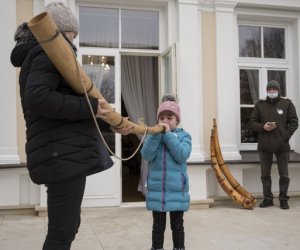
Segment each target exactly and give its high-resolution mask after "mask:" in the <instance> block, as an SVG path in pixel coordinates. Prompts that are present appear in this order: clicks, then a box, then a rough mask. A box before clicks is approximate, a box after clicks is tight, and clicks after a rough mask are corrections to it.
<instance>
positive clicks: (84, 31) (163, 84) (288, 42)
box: [0, 0, 300, 209]
mask: <svg viewBox="0 0 300 250" xmlns="http://www.w3.org/2000/svg"><path fill="white" fill-rule="evenodd" d="M49 2H51V0H26V1H24V0H12V1H3V0H1V2H0V4H1V5H2V8H0V13H1V15H0V18H1V19H2V22H0V26H3V27H1V28H2V29H1V30H2V31H3V34H2V36H1V46H0V51H1V54H2V55H3V56H2V57H1V58H0V64H1V68H2V70H3V71H2V72H3V74H2V81H1V91H0V104H1V105H0V113H1V120H2V122H1V123H0V138H1V140H0V172H1V174H0V207H1V206H2V207H22V206H25V207H26V206H29V207H35V208H36V209H38V208H39V207H45V206H46V195H45V187H44V186H37V185H35V184H33V183H32V182H31V181H30V178H29V176H28V173H27V170H26V167H25V166H26V156H25V152H24V145H25V141H26V140H25V125H24V120H23V115H22V110H21V107H20V99H19V94H18V72H19V71H18V69H15V68H13V67H12V65H11V64H10V62H9V56H10V52H11V50H12V48H13V46H14V45H15V43H14V40H13V37H14V32H15V29H16V27H17V26H18V25H19V24H20V23H21V22H23V21H27V22H28V21H30V19H31V18H32V17H34V16H35V15H37V14H39V13H41V12H42V11H43V10H44V7H45V5H47V4H48V3H49ZM61 2H63V3H65V4H66V5H67V6H69V7H70V8H71V9H72V10H73V11H74V13H76V16H77V17H78V19H79V24H80V33H79V35H78V37H77V38H76V40H75V44H76V46H77V48H78V61H79V62H80V64H81V65H82V67H83V69H84V70H85V71H86V72H87V74H88V75H89V76H90V78H91V79H92V81H93V82H94V84H96V85H97V87H98V88H99V89H100V91H101V93H102V94H103V95H104V97H105V98H106V99H107V100H108V101H109V103H110V104H111V105H112V106H114V107H115V108H116V110H119V111H120V112H121V110H123V109H122V107H124V106H123V104H124V105H125V107H126V108H125V109H126V111H127V114H128V115H129V116H131V117H135V118H138V117H137V116H138V113H139V109H135V107H137V106H141V107H146V106H147V103H143V100H141V98H140V96H141V95H144V96H148V102H150V103H153V107H154V108H155V107H157V105H158V102H159V99H160V98H161V96H162V95H163V94H164V93H173V94H176V95H177V97H178V100H179V103H180V107H181V112H182V122H181V126H182V127H184V128H185V129H186V130H187V131H189V132H190V134H191V135H192V139H193V146H192V154H191V157H190V159H189V161H188V171H189V175H190V193H191V199H192V202H195V203H196V202H198V203H202V204H209V203H211V202H213V200H212V199H210V197H212V196H215V195H224V192H223V191H222V190H221V189H220V187H219V186H218V183H217V181H216V179H215V178H214V173H213V171H212V169H211V166H210V162H209V159H210V134H211V128H212V120H213V119H214V118H215V119H216V120H217V124H218V130H219V140H220V143H221V149H222V154H223V157H224V159H225V160H226V161H236V162H237V164H234V165H232V166H231V171H232V173H233V175H234V176H235V177H236V178H237V180H238V181H239V182H240V183H241V184H242V185H244V186H245V187H246V189H248V190H249V191H250V192H254V193H257V194H258V195H259V194H261V192H262V191H261V187H260V186H261V184H260V176H259V165H258V164H257V163H256V164H238V162H239V161H241V159H242V157H241V155H242V154H241V152H245V151H247V152H248V151H255V150H256V145H257V144H256V136H255V134H254V133H253V132H252V131H251V130H250V129H249V128H248V124H247V122H248V120H249V116H250V114H251V110H252V108H253V106H254V104H255V102H256V101H257V100H259V99H261V98H264V97H265V95H266V93H265V88H266V84H267V82H268V81H269V80H271V79H276V80H278V81H280V83H281V87H282V90H283V95H284V96H286V97H288V98H290V99H292V100H293V102H294V104H295V106H296V109H297V111H298V116H299V112H300V111H299V110H300V84H299V80H300V75H299V61H300V2H299V1H298V0H286V1H280V0H236V1H231V0H126V1H124V0H123V1H121V0H84V1H81V0H64V1H61ZM11 13H12V14H11ZM136 72H139V73H138V74H137V73H136ZM133 73H135V74H133ZM131 84H133V86H132V85H131ZM134 84H135V85H134ZM137 86H140V88H141V89H140V90H139V91H138V90H137ZM130 89H134V92H133V91H129V90H130ZM149 96H150V97H149ZM133 100H134V101H133ZM154 110H155V109H154ZM144 116H146V114H144ZM146 120H147V122H148V123H149V124H148V125H154V124H153V122H155V117H154V118H153V116H152V117H151V115H149V116H147V119H146ZM106 135H107V136H106V138H107V139H108V144H109V145H110V146H111V148H112V150H113V152H114V153H115V154H116V155H121V153H122V152H123V153H124V151H123V150H124V148H125V147H126V146H124V144H123V143H122V141H121V136H120V135H118V134H113V133H110V132H107V133H106ZM291 147H292V150H293V151H294V152H297V153H300V132H299V130H298V131H297V132H296V133H295V135H294V136H293V137H292V140H291ZM112 158H113V160H114V162H115V165H114V167H113V168H111V169H110V170H108V171H106V172H104V173H100V174H96V175H94V176H91V177H89V178H88V182H87V187H86V191H85V196H84V201H83V206H84V207H101V206H121V205H122V204H125V202H124V200H123V198H122V197H123V196H122V192H123V190H124V180H123V175H122V171H123V168H124V166H125V163H124V162H122V161H120V160H118V159H117V158H116V157H114V156H112ZM297 166H298V168H297ZM273 172H275V173H274V174H275V175H276V174H277V173H276V170H274V171H273ZM290 173H291V178H292V181H291V187H290V190H291V191H292V192H295V193H297V192H299V191H300V184H297V183H296V181H295V182H293V180H296V179H297V178H300V165H299V163H298V164H297V163H295V164H294V163H292V164H291V170H290ZM275 181H276V177H275ZM275 181H274V183H275ZM276 188H277V187H276V186H274V189H275V190H276ZM277 190H278V188H277Z"/></svg>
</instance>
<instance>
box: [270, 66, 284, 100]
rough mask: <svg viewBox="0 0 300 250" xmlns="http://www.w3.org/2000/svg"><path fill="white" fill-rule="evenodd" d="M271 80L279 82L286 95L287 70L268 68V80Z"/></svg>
mask: <svg viewBox="0 0 300 250" xmlns="http://www.w3.org/2000/svg"><path fill="white" fill-rule="evenodd" d="M271 80H276V81H278V82H279V84H280V89H281V95H282V96H286V72H285V71H283V70H268V82H269V81H271Z"/></svg>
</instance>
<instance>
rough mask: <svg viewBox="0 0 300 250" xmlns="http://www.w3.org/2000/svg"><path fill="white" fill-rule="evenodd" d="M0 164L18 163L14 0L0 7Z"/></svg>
mask: <svg viewBox="0 0 300 250" xmlns="http://www.w3.org/2000/svg"><path fill="white" fill-rule="evenodd" d="M0 17H1V19H2V21H1V22H0V30H1V40H0V41H1V46H0V55H1V57H0V68H1V73H2V74H1V81H0V117H1V118H0V119H1V123H0V164H15V163H19V162H20V160H19V155H18V148H17V126H16V125H17V122H16V120H17V118H16V113H17V110H16V83H17V80H16V69H15V68H14V67H13V66H12V65H11V63H10V53H11V50H12V48H13V47H14V45H15V43H14V32H15V29H16V0H12V1H7V2H6V4H5V8H4V7H3V6H2V7H1V8H0Z"/></svg>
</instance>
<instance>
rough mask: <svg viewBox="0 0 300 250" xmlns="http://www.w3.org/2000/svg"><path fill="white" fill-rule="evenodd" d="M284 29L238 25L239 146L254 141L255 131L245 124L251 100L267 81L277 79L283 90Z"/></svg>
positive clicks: (258, 95) (262, 92)
mask: <svg viewBox="0 0 300 250" xmlns="http://www.w3.org/2000/svg"><path fill="white" fill-rule="evenodd" d="M286 30H287V29H286V27H275V26H267V25H252V24H251V25H248V24H240V25H239V26H238V31H239V36H238V37H239V61H238V64H239V83H240V125H241V134H240V136H241V143H242V147H241V148H242V149H243V146H244V148H248V146H249V148H251V144H252V145H254V143H257V133H256V132H254V131H253V130H251V128H250V127H249V120H250V117H251V113H252V110H253V107H254V105H255V103H256V102H257V101H258V100H259V99H262V98H265V96H266V85H267V82H268V81H270V80H277V81H278V82H279V83H280V85H281V90H282V92H281V94H282V96H286V94H287V90H286V83H287V72H288V63H287V62H288V61H287V58H286V57H287V56H286V55H287V53H286V36H287V34H286ZM247 145H248V146H247ZM252 148H254V147H253V146H252Z"/></svg>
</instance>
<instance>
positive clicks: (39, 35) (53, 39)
mask: <svg viewBox="0 0 300 250" xmlns="http://www.w3.org/2000/svg"><path fill="white" fill-rule="evenodd" d="M28 27H29V28H30V30H31V31H32V33H33V35H34V36H35V38H36V39H37V40H38V42H39V43H40V44H41V46H42V47H43V49H44V51H45V52H46V54H47V55H48V57H49V58H50V60H51V61H52V63H53V64H54V65H55V67H56V68H57V70H58V71H59V72H60V73H61V74H62V76H63V77H64V78H65V80H66V81H67V82H68V84H69V85H70V86H71V88H72V89H73V90H74V91H75V92H76V93H78V94H84V93H85V91H87V93H88V95H89V96H91V97H95V98H101V99H104V98H103V96H102V95H101V93H100V92H99V91H98V89H97V88H96V87H95V86H94V85H93V83H92V81H91V80H90V78H89V77H88V76H87V74H86V73H85V72H84V70H83V69H82V67H81V66H80V64H79V63H78V61H77V59H76V56H75V55H74V52H73V50H72V48H71V47H70V45H69V44H68V43H67V41H66V40H65V39H64V37H63V36H62V34H61V33H60V32H59V30H58V28H57V26H56V24H55V22H54V21H53V19H52V17H51V16H50V15H49V14H47V12H43V13H41V14H39V15H37V16H35V17H33V18H32V19H31V20H30V21H29V23H28ZM83 85H84V86H83ZM103 109H106V110H108V111H110V112H108V113H107V114H106V115H105V117H106V119H104V120H105V121H106V122H107V123H109V124H110V125H112V126H114V127H117V128H123V127H127V126H132V127H133V129H132V131H131V132H132V133H134V134H144V133H145V132H147V133H150V134H155V133H160V132H162V131H163V130H164V128H163V127H162V126H159V125H156V126H155V127H146V126H144V125H141V124H135V123H133V122H131V121H129V120H128V119H126V118H123V117H122V116H121V115H120V114H119V113H118V112H116V111H115V110H114V109H113V107H112V106H111V105H109V104H107V103H106V104H103Z"/></svg>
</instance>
